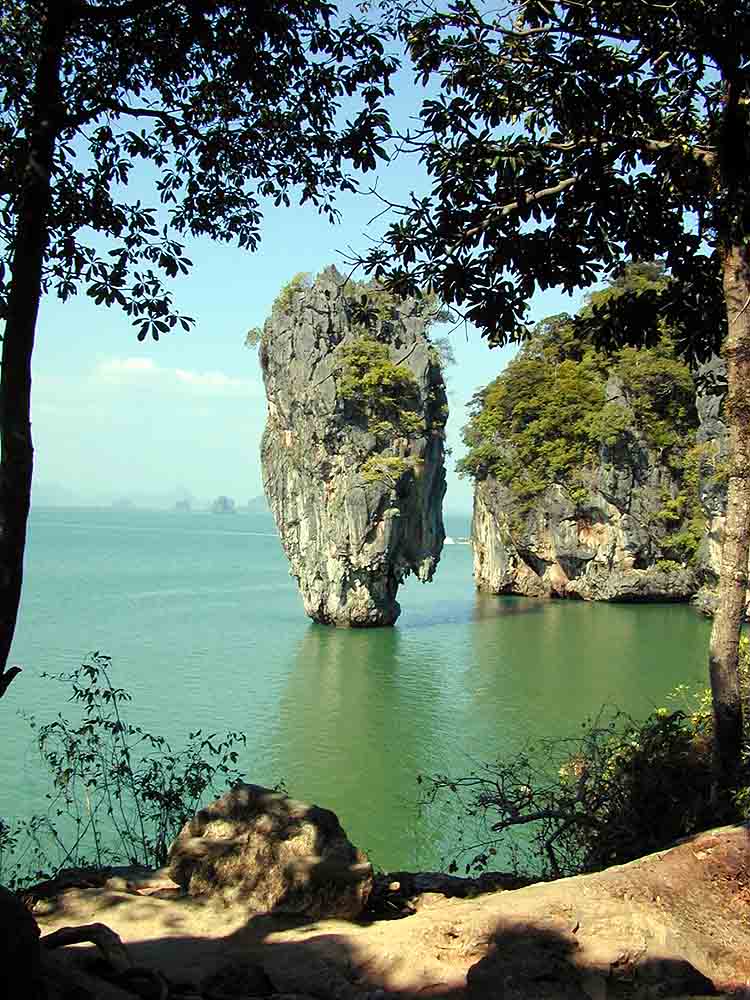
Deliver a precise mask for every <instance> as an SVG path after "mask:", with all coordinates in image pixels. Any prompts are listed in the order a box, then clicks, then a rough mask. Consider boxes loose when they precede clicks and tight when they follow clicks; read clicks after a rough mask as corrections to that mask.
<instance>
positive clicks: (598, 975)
mask: <svg viewBox="0 0 750 1000" xmlns="http://www.w3.org/2000/svg"><path fill="white" fill-rule="evenodd" d="M71 882H72V883H73V884H70V883H71ZM507 884H508V883H507V882H504V881H503V879H502V878H501V877H499V876H498V877H495V878H492V877H488V878H485V879H484V881H475V882H472V881H469V880H461V879H452V878H449V877H447V876H414V875H407V874H406V873H399V874H394V875H391V876H383V877H381V878H379V879H376V885H375V890H374V892H373V893H372V895H371V903H370V906H369V908H368V909H367V910H366V911H365V912H364V914H363V915H362V917H360V918H359V919H358V920H357V921H344V920H315V921H310V920H309V919H308V920H307V921H305V920H304V919H301V918H299V917H293V916H271V915H268V914H258V913H250V912H248V911H247V909H243V907H241V906H239V905H233V906H226V905H221V904H219V903H217V902H216V901H211V900H210V899H203V898H193V897H190V896H188V895H187V894H186V893H185V891H184V889H182V888H181V887H180V886H178V885H177V884H176V883H174V882H172V881H171V879H170V877H169V874H168V872H167V871H166V870H164V871H157V872H136V871H135V870H128V871H123V872H120V873H119V874H114V875H112V873H95V874H92V873H89V875H88V876H85V877H82V875H81V873H78V874H77V875H75V876H73V877H72V878H71V879H69V881H68V887H65V883H64V882H62V883H60V882H57V883H50V884H47V885H46V886H40V887H38V888H37V890H36V891H34V892H33V893H31V894H30V895H29V896H28V898H27V904H28V905H29V906H30V907H31V908H32V910H33V913H34V916H35V918H36V920H37V922H38V924H39V927H40V929H41V933H42V944H43V945H44V944H45V940H47V941H49V940H51V941H52V943H53V944H57V943H59V940H60V939H59V937H58V938H57V940H56V939H55V938H52V939H50V938H49V937H48V935H51V934H55V933H56V932H57V934H58V935H59V932H60V931H61V929H64V928H66V927H71V926H78V925H92V924H94V925H106V927H108V928H110V929H111V930H112V931H114V932H115V933H116V934H117V935H119V938H120V939H121V940H122V942H123V944H124V946H125V950H124V951H123V952H122V953H121V952H119V951H117V949H116V948H115V950H114V954H115V961H114V963H110V965H109V967H108V965H107V964H106V963H102V961H101V959H97V957H96V954H95V949H94V948H93V947H92V946H91V945H80V944H78V945H74V946H73V947H66V948H63V949H58V950H56V952H55V954H56V956H57V960H58V961H59V962H62V961H63V959H61V958H60V957H59V956H60V954H61V952H62V953H66V952H67V953H73V954H74V957H75V965H76V968H78V969H79V970H80V971H81V974H82V975H86V976H93V975H99V976H101V977H102V978H99V979H98V980H96V982H98V983H99V984H100V985H99V987H98V992H93V993H90V994H88V995H91V996H100V997H105V998H106V997H109V998H112V1000H116V998H120V1000H125V998H126V997H131V998H132V996H133V995H134V993H135V995H140V996H147V997H151V996H153V997H159V998H168V997H171V998H177V997H181V998H183V1000H186V998H188V997H191V998H193V1000H197V998H202V1000H224V998H229V997H246V998H249V997H260V996H264V997H275V998H277V1000H281V998H282V997H283V998H284V1000H310V998H318V1000H324V998H335V1000H375V998H381V997H382V998H385V997H401V998H416V997H445V998H448V997H450V998H455V1000H459V998H467V1000H469V998H471V1000H478V998H488V1000H501V998H502V1000H520V998H522V997H523V998H526V997H529V998H531V997H534V998H544V1000H607V998H623V1000H624V998H643V1000H656V998H659V997H677V996H681V997H686V996H692V997H696V996H704V995H712V994H715V993H716V992H717V991H718V992H720V993H732V994H734V995H738V996H746V997H750V920H748V917H750V829H748V827H745V826H735V827H726V828H722V829H719V830H714V831H711V832H709V833H704V834H700V835H698V836H695V837H693V838H691V839H689V840H686V841H684V842H682V843H680V844H679V845H677V846H675V847H673V848H672V849H670V850H666V851H663V852H660V853H658V854H654V855H651V856H649V857H647V858H643V859H640V860H638V861H634V862H631V863H630V864H628V865H623V866H619V867H616V868H611V869H609V870H607V871H604V872H601V873H597V874H593V875H585V876H578V877H577V878H569V879H562V880H559V881H557V882H550V883H539V884H535V885H528V886H525V887H522V888H517V889H511V890H508V889H503V888H502V887H503V886H504V885H507ZM498 886H499V887H500V888H498ZM488 889H489V890H490V891H486V890H488ZM461 897H464V898H461ZM389 916H392V917H393V918H395V919H388V917H389ZM93 936H96V935H95V934H94V935H93ZM64 940H65V939H64V936H63V941H64ZM113 940H115V941H116V939H113ZM110 943H111V942H110ZM103 950H104V952H105V954H106V953H107V950H108V949H107V944H106V941H105V943H104V948H103ZM43 951H44V949H43ZM123 956H124V957H123ZM67 961H68V963H70V959H69V958H68V960H67ZM113 967H119V971H116V972H113V971H112V968H113ZM144 970H145V971H144ZM3 971H4V972H5V973H6V976H7V975H9V974H10V973H9V971H8V966H7V964H6V967H5V969H4V970H3ZM8 981H9V982H10V980H8ZM91 981H92V982H93V981H94V980H91ZM0 992H2V991H1V989H0ZM7 995H8V996H12V997H15V996H19V997H26V996H31V995H32V994H31V993H30V992H28V991H25V992H24V991H22V992H14V991H13V986H12V984H11V986H10V991H9V992H8V994H7ZM69 995H73V994H69ZM83 995H85V994H83V993H80V992H79V994H78V996H83Z"/></svg>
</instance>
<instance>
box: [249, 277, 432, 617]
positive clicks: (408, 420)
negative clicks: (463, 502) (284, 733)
mask: <svg viewBox="0 0 750 1000" xmlns="http://www.w3.org/2000/svg"><path fill="white" fill-rule="evenodd" d="M423 312H424V308H423V306H422V305H421V304H420V303H416V302H415V301H413V300H410V301H406V302H403V303H400V304H398V305H396V304H395V303H394V301H393V300H392V299H391V298H389V297H388V296H387V295H386V294H385V293H384V292H383V291H382V290H379V289H376V288H374V287H373V286H367V285H356V284H352V283H351V282H346V281H345V280H344V278H343V277H342V276H341V275H340V274H339V273H338V272H337V271H336V269H335V268H333V267H330V268H328V269H327V270H325V271H323V272H322V274H320V275H319V276H318V278H317V279H316V280H315V282H314V283H312V284H311V283H309V282H306V281H304V280H301V279H295V281H294V282H292V283H291V284H290V285H289V286H287V288H286V289H285V290H284V291H283V292H282V294H281V295H280V296H279V298H278V299H277V301H276V303H275V305H274V308H273V313H272V315H271V317H270V318H269V319H268V320H267V321H266V324H265V326H264V329H263V333H262V337H261V341H260V360H261V365H262V368H263V377H264V382H265V388H266V395H267V398H268V422H267V425H266V430H265V433H264V435H263V442H262V447H261V458H262V465H263V485H264V489H265V493H266V497H267V498H268V502H269V505H270V507H271V510H272V511H273V514H274V517H275V519H276V524H277V526H278V530H279V535H280V536H281V542H282V545H283V547H284V551H285V553H286V555H287V558H288V559H289V563H290V572H291V573H292V575H293V576H295V577H296V578H297V581H298V583H299V588H300V592H301V594H302V600H303V603H304V608H305V611H306V613H307V614H308V615H309V616H310V617H311V618H312V619H313V620H315V621H317V622H321V623H325V624H335V625H352V626H373V625H392V624H393V622H395V621H396V619H397V618H398V615H399V613H400V607H399V604H398V602H397V600H396V594H397V591H398V587H399V584H400V583H401V582H402V581H403V579H404V578H405V577H406V576H407V575H408V574H409V573H416V574H417V576H418V577H419V579H420V580H422V581H428V580H430V579H431V578H432V575H433V573H434V571H435V567H436V566H437V563H438V560H439V558H440V553H441V550H442V545H443V540H444V537H445V535H444V529H443V520H442V500H443V495H444V493H445V472H444V425H445V420H446V417H447V404H446V397H445V390H444V386H443V380H442V375H441V371H440V359H439V356H438V354H437V351H436V350H435V348H434V347H433V346H432V344H431V343H430V341H429V339H428V337H427V336H426V334H425V329H426V326H427V318H426V317H425V315H423Z"/></svg>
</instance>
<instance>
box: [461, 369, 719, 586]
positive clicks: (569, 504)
mask: <svg viewBox="0 0 750 1000" xmlns="http://www.w3.org/2000/svg"><path fill="white" fill-rule="evenodd" d="M606 392H607V399H608V401H610V402H617V403H618V404H619V405H621V406H623V407H627V406H628V399H627V396H626V394H624V392H623V389H622V386H621V385H620V384H619V383H618V381H617V379H616V378H614V377H613V378H610V380H609V382H608V384H607V390H606ZM698 412H699V418H700V427H699V430H698V432H697V434H696V441H697V443H698V444H699V445H702V449H699V450H698V452H697V453H696V457H695V477H696V483H695V484H694V486H693V488H696V487H697V488H699V489H700V500H701V506H702V507H703V509H704V511H705V513H706V515H707V521H706V528H705V531H704V534H703V537H702V540H701V544H700V546H699V549H698V553H697V558H695V559H694V560H693V561H692V562H691V563H690V564H688V565H680V564H678V563H677V562H675V561H674V560H673V559H671V558H669V552H668V550H667V548H666V545H665V542H666V539H667V535H668V534H671V533H673V532H674V524H673V523H670V519H669V518H665V510H667V511H669V504H670V501H673V502H674V501H676V500H677V498H678V497H679V496H680V493H681V491H684V489H685V485H684V481H683V479H682V478H681V477H680V476H678V475H677V474H676V472H675V470H674V469H672V468H670V467H669V466H668V465H667V464H663V463H662V461H661V460H660V455H659V453H658V451H657V450H655V449H654V448H653V447H651V446H649V444H648V442H647V441H646V439H645V437H644V436H643V435H642V434H640V433H638V431H637V430H635V429H632V428H631V429H630V430H628V431H626V432H624V433H622V434H620V435H619V436H618V437H617V440H616V441H615V443H613V444H606V443H604V444H602V445H601V447H600V449H599V460H598V462H596V463H593V464H592V465H591V466H590V467H589V468H587V469H585V470H583V471H582V473H581V479H582V483H583V487H584V489H583V496H581V493H580V491H579V493H578V495H577V496H576V497H575V499H574V498H573V497H572V496H571V494H570V492H569V491H567V490H566V489H564V488H563V487H562V486H558V485H553V486H550V487H549V488H548V489H546V490H545V491H544V492H543V493H542V494H541V495H540V496H539V497H538V498H537V500H536V501H535V502H534V504H533V505H532V507H531V509H530V510H529V511H528V513H527V514H526V515H525V516H524V517H522V518H519V516H518V514H517V513H516V511H517V508H518V503H517V499H516V497H515V496H514V494H513V492H512V489H511V488H510V487H509V486H507V485H503V484H502V483H500V482H498V481H497V480H496V479H494V478H493V477H492V476H488V477H486V478H485V479H483V480H479V481H478V482H477V483H476V486H475V493H474V516H473V524H472V538H473V544H474V576H475V581H476V585H477V587H478V588H479V589H480V590H486V591H489V592H491V593H497V594H523V595H526V596H534V597H578V598H583V599H584V600H600V601H601V600H603V601H627V600H661V601H683V600H689V599H690V598H691V597H693V595H695V594H696V592H698V591H699V589H701V588H707V589H706V590H702V591H701V592H702V593H705V595H706V596H705V600H704V604H708V603H710V587H711V584H712V583H714V584H715V581H716V579H717V578H718V559H719V546H720V537H721V530H722V524H723V504H724V503H725V500H726V498H725V490H724V488H723V487H722V486H721V485H720V483H719V482H717V479H716V474H715V473H716V468H717V462H718V461H719V460H720V459H721V458H722V457H723V456H724V452H725V448H726V445H725V430H724V427H723V424H721V421H720V420H719V419H718V403H717V401H716V400H715V399H714V400H713V402H710V401H709V400H708V398H705V399H704V400H703V402H701V401H700V400H699V403H698Z"/></svg>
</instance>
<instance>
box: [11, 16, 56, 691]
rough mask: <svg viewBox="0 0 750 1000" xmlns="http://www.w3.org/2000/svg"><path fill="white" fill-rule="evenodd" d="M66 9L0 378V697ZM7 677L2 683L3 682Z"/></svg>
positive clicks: (43, 61) (22, 498)
mask: <svg viewBox="0 0 750 1000" xmlns="http://www.w3.org/2000/svg"><path fill="white" fill-rule="evenodd" d="M69 11H70V4H69V3H68V2H60V0H49V2H48V4H47V10H46V16H45V19H44V23H43V26H42V36H41V50H40V55H39V62H38V64H37V68H36V76H35V80H34V92H33V98H32V118H31V122H30V125H29V129H28V133H27V139H26V165H25V170H24V177H23V187H22V191H21V197H20V203H19V206H18V223H17V226H16V233H15V240H14V246H13V257H12V264H11V272H12V274H11V282H10V290H9V295H8V313H7V318H6V323H5V333H4V337H3V352H2V371H1V372H0V451H1V457H0V694H2V692H3V691H4V689H5V687H7V684H5V685H4V684H3V681H4V680H5V681H9V680H10V678H11V673H12V672H11V671H7V673H6V672H5V666H6V664H7V662H8V655H9V653H10V646H11V642H12V641H13V633H14V631H15V627H16V618H17V615H18V605H19V602H20V599H21V582H22V578H23V554H24V548H25V545H26V521H27V518H28V514H29V505H30V501H31V473H32V466H33V455H34V451H33V447H32V443H31V412H30V411H31V352H32V350H33V347H34V332H35V330H36V321H37V315H38V312H39V301H40V298H41V294H42V268H43V264H44V255H45V251H46V248H47V242H48V239H49V233H48V219H49V210H50V205H51V201H52V185H51V173H52V163H53V157H54V151H55V143H56V141H57V137H58V134H59V129H60V122H61V120H62V108H61V89H60V66H61V58H62V49H63V43H64V41H65V33H66V30H67V27H68V23H69ZM4 673H5V677H3V674H4Z"/></svg>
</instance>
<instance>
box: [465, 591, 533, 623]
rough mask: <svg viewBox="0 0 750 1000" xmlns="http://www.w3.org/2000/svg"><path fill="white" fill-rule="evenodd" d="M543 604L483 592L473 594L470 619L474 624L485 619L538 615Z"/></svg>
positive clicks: (529, 599) (521, 598) (528, 599)
mask: <svg viewBox="0 0 750 1000" xmlns="http://www.w3.org/2000/svg"><path fill="white" fill-rule="evenodd" d="M543 611H544V604H542V603H541V602H540V601H536V600H532V599H531V598H527V597H499V596H498V595H497V594H489V593H487V592H486V591H483V590H476V591H475V592H474V608H473V614H472V617H473V619H474V621H475V622H478V621H482V620H483V619H485V618H500V617H503V616H505V615H525V614H540V613H542V612H543Z"/></svg>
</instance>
